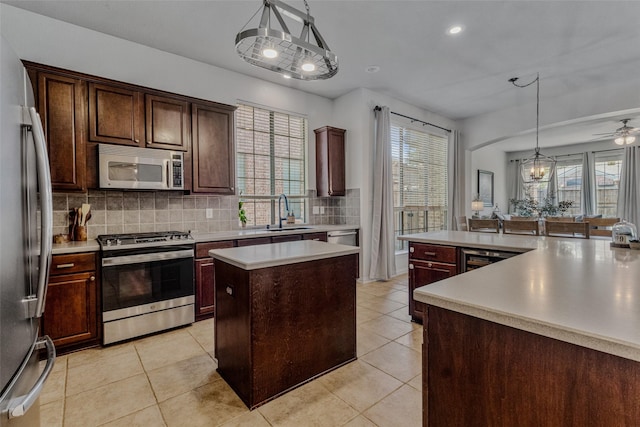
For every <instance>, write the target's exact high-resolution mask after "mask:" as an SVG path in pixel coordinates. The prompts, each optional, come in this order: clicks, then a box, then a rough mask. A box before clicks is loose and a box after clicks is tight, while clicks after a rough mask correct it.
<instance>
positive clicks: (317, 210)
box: [313, 206, 320, 215]
mask: <svg viewBox="0 0 640 427" xmlns="http://www.w3.org/2000/svg"><path fill="white" fill-rule="evenodd" d="M319 213H320V206H314V207H313V214H314V215H318V214H319Z"/></svg>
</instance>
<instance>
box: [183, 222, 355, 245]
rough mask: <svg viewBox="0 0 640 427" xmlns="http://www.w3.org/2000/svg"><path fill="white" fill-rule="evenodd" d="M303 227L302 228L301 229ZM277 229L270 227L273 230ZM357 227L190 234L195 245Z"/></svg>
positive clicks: (323, 226) (316, 226)
mask: <svg viewBox="0 0 640 427" xmlns="http://www.w3.org/2000/svg"><path fill="white" fill-rule="evenodd" d="M302 227H304V228H302ZM275 228H277V227H273V226H272V227H271V230H274V229H275ZM359 228H360V226H359V225H305V224H295V225H289V226H283V229H282V231H269V230H266V229H265V228H264V227H260V228H247V229H242V230H230V231H219V232H215V233H201V232H195V231H194V232H192V233H191V235H192V236H193V238H194V239H195V241H196V243H202V242H216V241H220V240H237V239H252V238H256V237H266V236H269V237H270V236H284V235H287V234H305V233H323V232H328V231H336V230H358V229H359Z"/></svg>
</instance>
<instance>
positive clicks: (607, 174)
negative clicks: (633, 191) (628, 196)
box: [594, 151, 622, 217]
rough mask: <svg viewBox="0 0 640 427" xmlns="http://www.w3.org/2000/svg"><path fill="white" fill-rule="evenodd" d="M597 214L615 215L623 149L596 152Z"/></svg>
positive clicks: (604, 215)
mask: <svg viewBox="0 0 640 427" xmlns="http://www.w3.org/2000/svg"><path fill="white" fill-rule="evenodd" d="M594 163H595V176H596V182H595V187H596V214H598V215H602V216H603V217H615V216H616V215H617V206H618V188H619V184H620V172H622V151H610V152H603V153H596V159H595V162H594Z"/></svg>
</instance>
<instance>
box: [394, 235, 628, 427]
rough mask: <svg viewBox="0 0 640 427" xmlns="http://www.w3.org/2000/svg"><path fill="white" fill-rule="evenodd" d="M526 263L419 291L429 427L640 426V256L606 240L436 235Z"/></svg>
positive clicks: (423, 238)
mask: <svg viewBox="0 0 640 427" xmlns="http://www.w3.org/2000/svg"><path fill="white" fill-rule="evenodd" d="M402 238H403V239H404V240H409V241H410V242H420V243H428V244H435V245H448V246H456V247H471V248H473V247H476V248H486V249H510V250H513V251H520V252H524V251H527V252H526V253H522V254H521V255H517V256H515V257H513V258H509V259H507V260H504V261H501V262H498V263H495V264H491V265H488V266H486V267H483V268H480V269H477V270H473V271H470V272H467V273H463V274H459V275H457V276H453V277H451V278H448V279H445V280H442V281H439V282H436V283H432V284H429V285H427V286H423V287H421V288H418V289H416V291H415V292H414V298H415V299H416V300H417V301H420V302H423V303H425V304H426V311H425V315H424V348H423V362H424V365H423V399H424V402H423V413H424V425H428V424H430V425H504V426H506V425H520V426H523V425H532V426H533V425H634V423H637V421H638V420H639V419H640V279H639V278H640V251H634V250H631V249H621V248H611V247H610V243H609V241H608V240H593V239H562V238H554V237H539V238H538V237H529V236H502V235H498V234H493V235H489V234H483V233H469V232H451V231H443V232H434V233H422V234H414V235H408V236H403V237H402Z"/></svg>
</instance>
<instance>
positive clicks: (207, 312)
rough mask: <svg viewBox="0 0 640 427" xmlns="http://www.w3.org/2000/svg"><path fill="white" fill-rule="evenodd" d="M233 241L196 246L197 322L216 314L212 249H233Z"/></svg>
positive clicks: (198, 244)
mask: <svg viewBox="0 0 640 427" xmlns="http://www.w3.org/2000/svg"><path fill="white" fill-rule="evenodd" d="M233 246H234V243H233V240H224V241H220V242H207V243H197V244H196V260H195V262H194V266H195V279H196V306H195V311H196V322H197V321H199V320H204V319H209V318H211V317H213V316H214V314H215V286H216V285H215V275H214V273H215V266H214V263H213V258H211V257H210V256H209V251H210V250H211V249H224V248H232V247H233Z"/></svg>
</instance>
